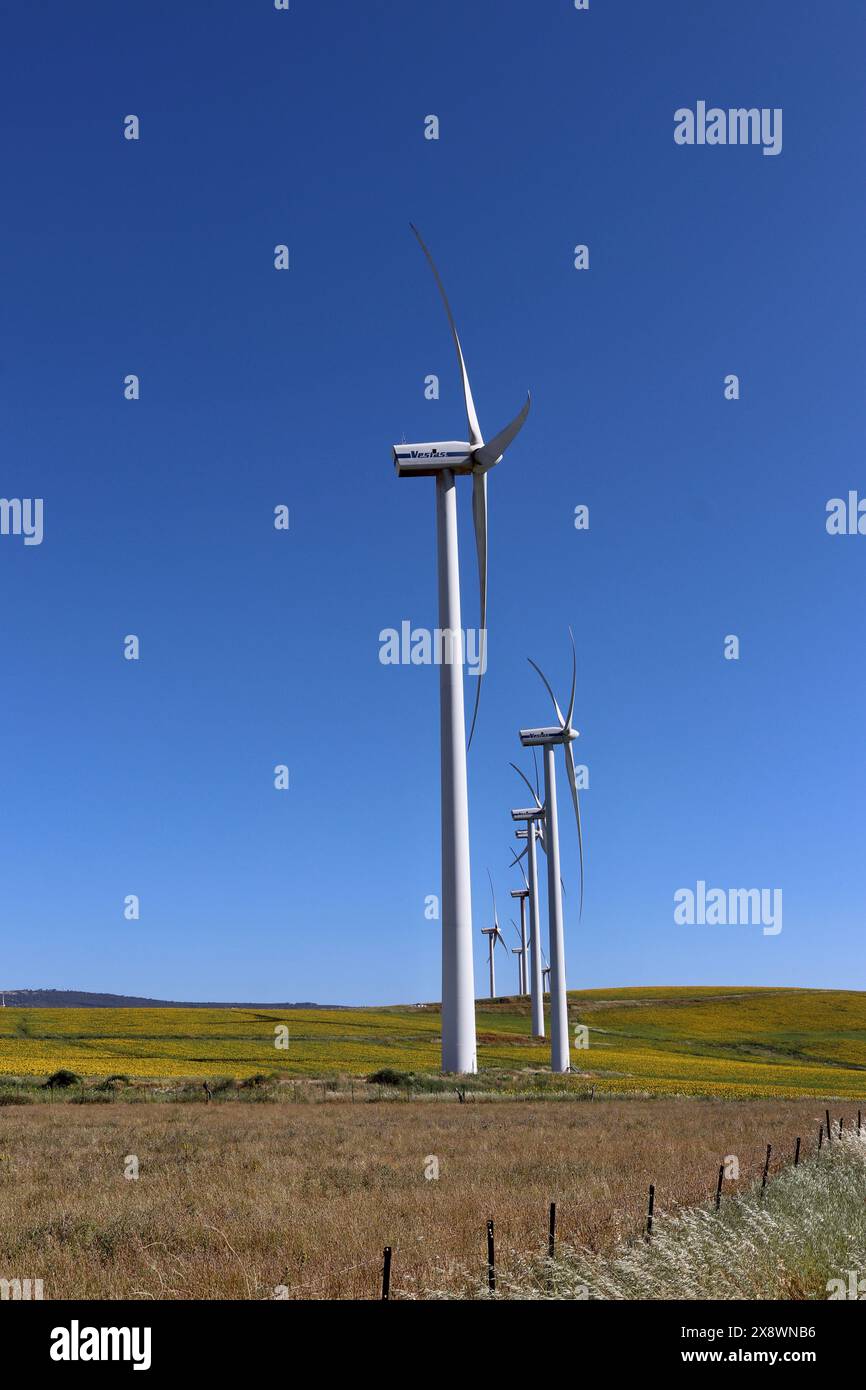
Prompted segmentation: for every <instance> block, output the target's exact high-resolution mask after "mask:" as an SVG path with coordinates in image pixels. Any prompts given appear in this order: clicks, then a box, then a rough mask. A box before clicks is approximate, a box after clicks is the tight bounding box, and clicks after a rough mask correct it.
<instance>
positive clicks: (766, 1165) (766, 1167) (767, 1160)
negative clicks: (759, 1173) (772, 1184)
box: [761, 1144, 773, 1192]
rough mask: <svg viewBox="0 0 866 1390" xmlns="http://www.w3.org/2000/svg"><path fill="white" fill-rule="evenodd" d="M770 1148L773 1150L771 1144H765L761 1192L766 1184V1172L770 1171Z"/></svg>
mask: <svg viewBox="0 0 866 1390" xmlns="http://www.w3.org/2000/svg"><path fill="white" fill-rule="evenodd" d="M772 1150H773V1146H772V1144H768V1145H767V1157H766V1158H765V1159H764V1176H763V1178H762V1179H761V1191H762V1192H763V1190H764V1188H765V1187H766V1186H767V1174H768V1172H769V1171H770V1154H771V1153H772Z"/></svg>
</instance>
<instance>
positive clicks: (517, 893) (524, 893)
mask: <svg viewBox="0 0 866 1390" xmlns="http://www.w3.org/2000/svg"><path fill="white" fill-rule="evenodd" d="M511 896H512V898H528V897H529V889H528V888H512V890H511Z"/></svg>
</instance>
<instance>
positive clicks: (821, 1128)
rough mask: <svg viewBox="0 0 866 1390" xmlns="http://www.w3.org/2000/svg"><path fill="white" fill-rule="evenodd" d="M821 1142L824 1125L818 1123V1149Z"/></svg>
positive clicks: (822, 1140)
mask: <svg viewBox="0 0 866 1390" xmlns="http://www.w3.org/2000/svg"><path fill="white" fill-rule="evenodd" d="M823 1142H824V1126H823V1125H819V1126H818V1148H819V1149H820V1147H821V1145H822V1144H823Z"/></svg>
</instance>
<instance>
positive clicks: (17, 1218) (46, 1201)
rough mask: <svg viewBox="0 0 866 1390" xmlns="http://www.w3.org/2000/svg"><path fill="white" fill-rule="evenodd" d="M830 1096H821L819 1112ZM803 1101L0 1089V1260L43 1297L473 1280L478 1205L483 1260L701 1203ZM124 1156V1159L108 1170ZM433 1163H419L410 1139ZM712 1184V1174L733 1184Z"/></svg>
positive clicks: (209, 1294) (756, 1162)
mask: <svg viewBox="0 0 866 1390" xmlns="http://www.w3.org/2000/svg"><path fill="white" fill-rule="evenodd" d="M848 1111H850V1103H849V1104H847V1105H846V1104H844V1103H841V1102H838V1101H836V1102H834V1103H833V1105H832V1113H833V1115H834V1118H835V1117H837V1116H838V1114H839V1113H844V1114H846V1117H847V1118H846V1123H847V1124H850V1122H851V1117H850V1115H849V1114H848ZM822 1113H823V1106H822V1105H821V1103H819V1102H816V1101H814V1100H809V1101H755V1102H726V1101H699V1100H682V1101H668V1100H664V1101H641V1100H609V1101H600V1102H595V1103H593V1104H588V1103H576V1102H547V1103H545V1102H525V1103H520V1102H495V1103H487V1104H483V1103H472V1102H471V1101H469V1102H467V1104H465V1105H457V1104H451V1103H441V1102H431V1101H426V1102H425V1101H412V1102H408V1103H403V1102H384V1103H379V1104H371V1103H358V1104H355V1105H351V1104H348V1103H344V1102H336V1103H334V1102H332V1103H327V1104H319V1105H305V1106H297V1107H287V1106H282V1105H279V1106H278V1105H256V1106H253V1105H242V1104H238V1103H237V1102H229V1103H226V1104H223V1105H219V1106H217V1105H212V1106H202V1105H187V1104H182V1105H172V1106H131V1105H120V1104H110V1105H101V1106H99V1107H95V1106H94V1107H90V1106H70V1105H63V1106H54V1107H51V1106H44V1107H43V1106H38V1107H37V1106H33V1107H8V1108H4V1109H0V1277H5V1278H15V1277H18V1278H32V1279H37V1278H41V1279H43V1280H44V1284H45V1297H46V1298H67V1299H68V1298H97V1299H116V1298H204V1299H208V1298H269V1297H274V1289H275V1287H276V1286H278V1285H286V1286H288V1288H289V1290H290V1294H289V1296H290V1297H298V1298H372V1297H375V1296H376V1294H377V1290H378V1282H379V1268H380V1264H381V1251H382V1247H383V1246H384V1245H386V1244H390V1245H392V1246H393V1247H394V1268H393V1292H394V1295H395V1296H396V1297H399V1296H400V1295H401V1294H402V1295H404V1296H405V1295H407V1294H414V1295H419V1294H420V1295H423V1294H424V1292H425V1291H426V1290H431V1289H449V1290H451V1291H455V1292H456V1291H460V1290H461V1289H466V1288H469V1287H477V1285H478V1283H479V1282H480V1281H481V1278H482V1276H483V1270H484V1257H485V1223H486V1220H487V1218H488V1216H492V1217H494V1218H495V1221H496V1238H497V1261H498V1264H499V1265H500V1268H501V1270H502V1272H503V1273H505V1272H506V1271H507V1269H509V1268H512V1269H514V1268H516V1265H517V1262H518V1261H519V1260H520V1259H521V1258H526V1257H533V1256H535V1255H542V1254H543V1253H544V1248H545V1233H546V1223H547V1208H548V1203H549V1202H550V1201H551V1200H555V1201H556V1202H557V1204H558V1216H559V1235H560V1237H561V1238H562V1239H563V1240H564V1241H567V1242H580V1243H584V1244H586V1245H588V1246H590V1247H591V1248H594V1249H605V1248H608V1247H610V1246H611V1245H612V1244H613V1243H614V1242H615V1241H616V1240H617V1239H619V1238H621V1237H622V1236H624V1235H628V1234H630V1233H631V1232H634V1231H635V1230H638V1229H640V1226H641V1223H642V1220H643V1213H644V1209H645V1202H646V1194H647V1188H648V1185H649V1183H650V1182H654V1183H655V1186H656V1204H657V1209H660V1210H671V1209H672V1208H674V1207H675V1206H676V1205H678V1204H691V1203H695V1202H699V1201H703V1200H705V1199H707V1198H708V1197H710V1195H711V1194H712V1192H713V1191H714V1186H715V1177H716V1174H717V1172H718V1165H719V1163H720V1161H721V1158H722V1157H723V1156H724V1155H726V1154H736V1155H737V1156H738V1158H739V1162H740V1166H741V1172H742V1179H741V1181H742V1182H745V1183H748V1182H751V1181H753V1180H754V1179H755V1178H757V1177H759V1176H760V1171H761V1168H762V1165H763V1160H764V1153H765V1148H766V1145H767V1144H768V1143H771V1144H772V1145H773V1152H774V1162H775V1161H776V1160H777V1159H778V1160H779V1161H781V1160H782V1159H784V1161H785V1162H789V1161H790V1155H791V1151H792V1148H793V1137H794V1136H795V1135H796V1134H798V1133H799V1134H802V1135H803V1137H804V1154H806V1155H809V1154H811V1152H812V1149H813V1148H814V1145H815V1137H816V1134H817V1128H818V1118H819V1116H820V1115H821V1114H822ZM130 1154H135V1155H137V1156H138V1159H139V1163H140V1178H139V1179H138V1181H129V1180H127V1179H125V1178H124V1160H125V1158H126V1156H127V1155H130ZM430 1155H435V1156H436V1157H437V1158H438V1160H439V1165H440V1177H439V1180H438V1181H428V1180H426V1179H425V1176H424V1171H425V1162H426V1161H427V1159H428V1156H430ZM732 1189H733V1184H729V1185H728V1189H727V1190H729V1191H730V1190H732Z"/></svg>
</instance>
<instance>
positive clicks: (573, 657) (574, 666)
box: [565, 628, 577, 729]
mask: <svg viewBox="0 0 866 1390" xmlns="http://www.w3.org/2000/svg"><path fill="white" fill-rule="evenodd" d="M568 635H569V637H570V638H571V699H570V700H569V702H568V714H567V715H566V717H565V722H566V725H567V727H568V728H569V729H570V728H571V716H572V715H573V714H574V687H575V683H576V681H577V651H576V649H575V646H574V633H573V632H572V630H571V628H569V629H568Z"/></svg>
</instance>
